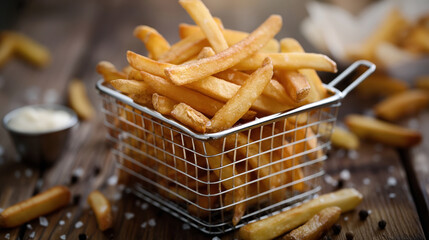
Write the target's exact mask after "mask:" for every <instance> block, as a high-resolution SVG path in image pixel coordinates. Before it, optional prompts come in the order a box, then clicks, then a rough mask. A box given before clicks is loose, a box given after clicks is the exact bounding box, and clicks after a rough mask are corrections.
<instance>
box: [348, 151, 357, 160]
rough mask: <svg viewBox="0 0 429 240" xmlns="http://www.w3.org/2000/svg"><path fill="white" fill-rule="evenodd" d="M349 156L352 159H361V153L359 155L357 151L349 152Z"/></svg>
mask: <svg viewBox="0 0 429 240" xmlns="http://www.w3.org/2000/svg"><path fill="white" fill-rule="evenodd" d="M347 156H348V157H349V158H350V159H353V160H356V159H358V158H359V153H358V152H357V151H356V150H349V152H348V154H347Z"/></svg>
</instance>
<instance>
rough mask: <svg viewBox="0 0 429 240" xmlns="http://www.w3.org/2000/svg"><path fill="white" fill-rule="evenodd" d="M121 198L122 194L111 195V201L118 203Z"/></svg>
mask: <svg viewBox="0 0 429 240" xmlns="http://www.w3.org/2000/svg"><path fill="white" fill-rule="evenodd" d="M121 198H122V193H120V192H117V193H115V194H114V195H113V201H118V200H120V199H121Z"/></svg>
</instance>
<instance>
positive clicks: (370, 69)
mask: <svg viewBox="0 0 429 240" xmlns="http://www.w3.org/2000/svg"><path fill="white" fill-rule="evenodd" d="M360 66H366V67H368V69H367V70H365V72H363V73H362V74H361V75H360V76H359V77H358V78H356V79H355V80H354V81H353V82H352V83H351V84H350V85H348V86H347V87H346V89H344V90H343V91H341V93H342V98H345V97H346V96H347V94H348V93H349V92H351V91H352V90H353V89H354V88H355V87H357V86H358V85H359V84H360V83H361V82H363V80H365V79H366V78H367V77H368V76H369V75H371V74H372V73H373V72H374V71H375V68H376V67H375V64H374V63H372V62H370V61H366V60H359V61H356V62H354V63H352V65H350V66H349V67H348V68H347V69H346V70H344V71H343V72H342V73H341V74H340V75H338V76H337V77H336V78H335V79H334V80H332V81H331V82H330V83H329V84H328V86H330V87H335V85H337V84H338V83H340V82H341V81H343V80H344V78H346V77H347V76H348V75H350V73H352V72H353V71H355V70H356V69H357V68H358V67H360Z"/></svg>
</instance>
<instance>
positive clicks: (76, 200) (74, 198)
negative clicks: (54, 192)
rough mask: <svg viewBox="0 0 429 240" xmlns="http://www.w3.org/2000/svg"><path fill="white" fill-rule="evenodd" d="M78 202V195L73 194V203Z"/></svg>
mask: <svg viewBox="0 0 429 240" xmlns="http://www.w3.org/2000/svg"><path fill="white" fill-rule="evenodd" d="M79 202H80V195H79V194H76V195H74V196H73V205H78V204H79Z"/></svg>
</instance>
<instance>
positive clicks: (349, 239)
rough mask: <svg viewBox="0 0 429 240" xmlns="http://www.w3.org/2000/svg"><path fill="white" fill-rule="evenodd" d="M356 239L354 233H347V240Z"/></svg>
mask: <svg viewBox="0 0 429 240" xmlns="http://www.w3.org/2000/svg"><path fill="white" fill-rule="evenodd" d="M354 237H355V235H354V234H353V233H352V232H347V233H346V239H347V240H353V238H354Z"/></svg>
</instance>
